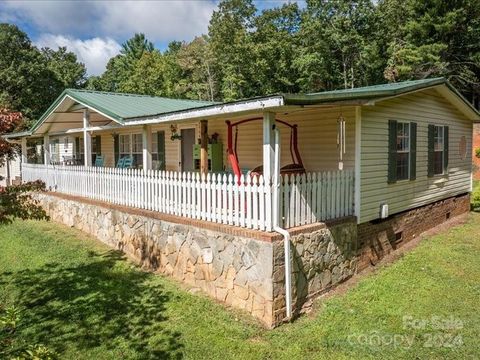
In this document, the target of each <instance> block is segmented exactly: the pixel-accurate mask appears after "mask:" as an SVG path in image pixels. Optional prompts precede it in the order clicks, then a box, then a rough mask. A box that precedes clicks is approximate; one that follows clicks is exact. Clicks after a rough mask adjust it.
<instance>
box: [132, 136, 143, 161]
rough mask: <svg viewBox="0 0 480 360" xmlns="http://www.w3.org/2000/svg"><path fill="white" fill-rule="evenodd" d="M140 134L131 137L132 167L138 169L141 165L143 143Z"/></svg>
mask: <svg viewBox="0 0 480 360" xmlns="http://www.w3.org/2000/svg"><path fill="white" fill-rule="evenodd" d="M142 140H143V139H142V134H133V135H132V156H133V165H134V166H135V167H139V166H141V165H142V164H143V141H142Z"/></svg>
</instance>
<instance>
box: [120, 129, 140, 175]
mask: <svg viewBox="0 0 480 360" xmlns="http://www.w3.org/2000/svg"><path fill="white" fill-rule="evenodd" d="M135 138H137V141H136V142H135V144H134V139H135ZM124 139H128V149H126V148H125V145H126V144H125V143H124V142H125V140H124ZM135 145H137V149H135ZM138 146H140V150H139V149H138ZM134 150H136V151H134ZM134 155H136V156H137V158H138V159H140V160H139V162H140V163H137V162H138V161H137V162H136V166H138V167H141V166H143V136H142V133H129V134H119V135H118V156H119V157H120V158H122V157H124V156H131V157H133V158H135V156H134Z"/></svg>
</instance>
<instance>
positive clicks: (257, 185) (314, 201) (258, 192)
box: [22, 164, 354, 231]
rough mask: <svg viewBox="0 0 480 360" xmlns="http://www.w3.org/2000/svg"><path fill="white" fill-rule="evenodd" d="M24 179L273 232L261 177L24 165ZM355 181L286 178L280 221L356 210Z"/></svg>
mask: <svg viewBox="0 0 480 360" xmlns="http://www.w3.org/2000/svg"><path fill="white" fill-rule="evenodd" d="M22 180H23V181H25V182H26V181H33V180H42V181H44V182H45V184H46V186H47V188H48V189H50V190H52V191H57V192H61V193H65V194H69V195H74V196H80V197H86V198H89V199H94V200H100V201H105V202H108V203H113V204H118V205H124V206H130V207H135V208H140V209H147V210H153V211H158V212H162V213H165V214H172V215H177V216H182V217H188V218H192V219H199V220H204V221H211V222H216V223H222V224H228V225H234V226H240V227H244V228H249V229H256V230H263V231H272V207H271V204H272V196H273V188H272V186H271V184H267V183H266V182H265V181H264V179H263V177H262V176H260V177H259V178H256V177H253V178H252V177H249V176H245V177H244V176H242V177H241V178H240V179H238V178H236V177H234V176H232V175H226V174H207V176H201V175H200V174H199V173H191V172H173V171H156V170H147V171H142V170H137V169H116V168H104V167H84V166H51V165H49V166H45V165H34V164H23V165H22ZM353 184H354V181H353V172H352V171H350V170H346V171H335V172H322V173H308V174H306V175H297V176H285V177H283V178H282V184H281V185H280V199H279V206H280V209H279V211H280V219H281V225H282V226H283V227H285V228H292V227H295V226H300V225H306V224H311V223H315V222H319V221H325V220H329V219H334V218H339V217H344V216H348V215H353Z"/></svg>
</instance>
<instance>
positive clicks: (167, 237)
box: [37, 194, 470, 327]
mask: <svg viewBox="0 0 480 360" xmlns="http://www.w3.org/2000/svg"><path fill="white" fill-rule="evenodd" d="M37 198H38V199H39V200H40V202H41V204H42V206H43V207H44V208H45V209H46V210H47V212H48V214H49V215H50V217H51V218H52V219H53V220H55V221H58V222H61V223H64V224H66V225H68V226H72V227H75V228H77V229H80V230H82V231H84V232H86V233H89V234H91V235H94V236H96V237H97V238H98V239H99V240H101V241H102V242H104V243H106V244H108V245H109V246H111V247H112V248H114V249H118V250H120V251H122V252H124V253H125V254H126V255H128V256H129V257H130V258H132V259H134V260H135V261H136V262H137V263H139V264H140V265H141V266H143V267H144V268H146V269H148V270H154V271H158V272H161V273H164V274H167V275H170V276H172V277H174V278H176V279H178V280H180V281H182V282H184V283H186V284H188V285H190V286H193V287H196V288H200V289H201V290H203V291H204V292H205V293H206V294H208V295H209V296H211V297H213V298H215V299H217V300H219V301H222V302H224V303H226V304H229V305H231V306H233V307H235V308H238V309H243V310H245V311H247V312H249V313H250V314H252V315H253V316H255V317H256V318H258V319H259V320H260V321H262V322H263V323H264V324H265V325H266V326H268V327H272V326H276V325H279V324H280V323H282V321H283V320H284V319H285V317H286V308H285V261H284V248H283V240H282V238H281V236H278V234H269V233H258V232H257V233H255V232H252V231H249V230H246V229H239V228H233V227H226V226H224V225H221V226H220V225H219V224H213V225H215V226H217V225H218V227H214V230H212V229H206V227H210V228H212V226H213V225H212V224H211V223H210V224H207V223H202V222H198V221H193V220H188V219H183V218H177V219H172V218H171V217H170V218H168V217H163V215H162V216H161V218H159V216H158V215H159V214H158V213H152V212H147V211H142V210H136V209H129V208H121V207H117V206H115V205H110V204H105V203H100V202H92V201H89V200H84V199H75V198H73V199H72V198H69V197H67V196H57V195H51V194H38V195H37ZM469 199H470V197H469V194H465V195H460V196H457V197H452V198H449V199H445V200H442V201H439V202H436V203H434V204H430V205H427V206H424V207H421V208H418V209H413V210H409V211H406V212H404V213H401V214H396V215H393V216H391V217H389V218H388V219H385V220H379V221H372V222H369V223H364V224H360V225H358V226H357V223H356V218H354V217H351V218H345V219H341V220H337V221H334V222H329V223H326V224H324V223H318V224H313V225H309V226H305V227H302V228H296V229H292V230H291V235H292V238H291V244H292V246H291V249H292V257H293V263H292V268H293V273H292V284H293V289H292V292H293V299H292V300H293V307H294V309H293V310H294V315H295V314H298V313H300V312H302V311H303V310H304V309H306V308H308V307H309V306H310V305H311V301H312V300H313V299H314V298H315V297H316V296H318V295H319V294H322V293H324V292H327V291H328V290H330V289H332V288H333V287H335V286H336V285H338V284H340V283H341V282H343V281H345V280H346V279H348V278H350V277H352V276H353V275H354V274H356V273H357V272H359V271H361V270H362V269H364V268H365V267H367V266H370V265H375V264H376V262H377V261H378V260H380V259H381V258H382V257H384V256H385V255H387V254H388V253H389V252H391V251H393V250H394V249H395V248H397V247H398V246H401V245H402V244H403V243H405V242H407V241H409V240H411V239H412V238H414V237H415V236H417V235H419V234H420V233H421V232H423V231H426V230H428V229H430V228H432V227H434V226H436V225H438V224H440V223H442V222H444V221H445V220H447V219H448V218H450V217H454V216H456V215H459V214H462V213H464V212H467V211H469V209H470V203H469ZM165 218H166V219H169V221H166V220H165ZM170 220H171V221H170ZM174 221H178V223H177V222H174ZM217 229H223V231H217Z"/></svg>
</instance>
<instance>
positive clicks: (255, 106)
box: [125, 95, 284, 126]
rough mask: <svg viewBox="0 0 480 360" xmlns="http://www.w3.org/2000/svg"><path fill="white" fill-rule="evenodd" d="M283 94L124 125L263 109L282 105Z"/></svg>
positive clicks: (155, 117)
mask: <svg viewBox="0 0 480 360" xmlns="http://www.w3.org/2000/svg"><path fill="white" fill-rule="evenodd" d="M283 105H284V101H283V96H281V95H276V96H272V97H269V98H262V99H253V100H244V101H237V102H234V103H230V104H228V103H227V104H218V105H216V106H215V105H213V106H208V107H205V108H197V109H191V110H186V111H182V112H175V113H171V114H165V115H154V116H150V117H143V118H135V119H126V120H125V125H126V126H134V125H151V124H160V123H164V122H170V121H181V120H192V119H198V118H201V119H204V118H206V117H211V116H222V115H228V114H233V113H239V112H245V111H253V110H258V111H263V110H265V109H269V108H275V107H279V106H283Z"/></svg>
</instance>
